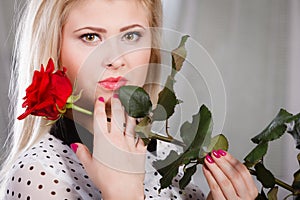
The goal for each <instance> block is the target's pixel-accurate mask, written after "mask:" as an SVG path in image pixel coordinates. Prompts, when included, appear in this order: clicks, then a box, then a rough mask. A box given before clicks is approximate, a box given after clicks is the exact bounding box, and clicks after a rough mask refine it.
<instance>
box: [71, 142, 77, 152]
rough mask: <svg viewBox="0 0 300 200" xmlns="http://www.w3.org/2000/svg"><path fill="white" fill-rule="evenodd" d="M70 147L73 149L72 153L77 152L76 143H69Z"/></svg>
mask: <svg viewBox="0 0 300 200" xmlns="http://www.w3.org/2000/svg"><path fill="white" fill-rule="evenodd" d="M70 147H71V149H72V150H73V151H74V153H76V152H77V148H78V145H77V144H75V143H73V144H71V145H70Z"/></svg>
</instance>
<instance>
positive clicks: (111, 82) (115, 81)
mask: <svg viewBox="0 0 300 200" xmlns="http://www.w3.org/2000/svg"><path fill="white" fill-rule="evenodd" d="M98 83H99V85H100V86H102V87H103V88H105V89H107V90H117V89H119V88H120V87H122V86H124V85H126V83H127V80H126V79H125V78H124V77H121V76H119V77H110V78H107V79H104V80H101V81H99V82H98Z"/></svg>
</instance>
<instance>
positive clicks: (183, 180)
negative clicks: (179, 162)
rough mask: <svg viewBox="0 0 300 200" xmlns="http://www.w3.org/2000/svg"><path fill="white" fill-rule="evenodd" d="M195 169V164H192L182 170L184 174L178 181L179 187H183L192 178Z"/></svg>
mask: <svg viewBox="0 0 300 200" xmlns="http://www.w3.org/2000/svg"><path fill="white" fill-rule="evenodd" d="M196 171H197V165H193V166H192V167H189V168H187V169H186V171H185V172H184V176H183V177H182V178H181V179H180V181H179V188H180V189H182V190H183V189H184V188H185V187H186V186H187V185H188V184H189V183H190V182H191V180H192V176H193V175H194V174H195V172H196Z"/></svg>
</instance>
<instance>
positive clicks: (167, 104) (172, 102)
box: [153, 35, 189, 121]
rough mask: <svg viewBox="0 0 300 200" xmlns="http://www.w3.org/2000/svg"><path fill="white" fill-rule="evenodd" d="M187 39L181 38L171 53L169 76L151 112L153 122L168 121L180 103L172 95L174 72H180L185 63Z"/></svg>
mask: <svg viewBox="0 0 300 200" xmlns="http://www.w3.org/2000/svg"><path fill="white" fill-rule="evenodd" d="M188 37H189V36H188V35H185V36H183V37H182V38H181V41H180V44H179V46H178V47H177V48H176V49H174V50H173V51H172V70H171V74H170V76H168V78H167V81H166V83H165V87H164V88H163V89H162V91H160V93H159V95H158V102H157V106H156V108H155V109H154V110H153V121H164V120H167V119H169V118H170V117H171V116H172V115H173V113H174V110H175V107H176V105H177V104H179V103H180V101H179V100H178V99H177V97H176V95H175V93H174V84H175V75H176V72H178V71H180V70H181V68H182V65H183V62H184V61H185V58H186V54H187V52H186V49H185V43H186V41H187V39H188Z"/></svg>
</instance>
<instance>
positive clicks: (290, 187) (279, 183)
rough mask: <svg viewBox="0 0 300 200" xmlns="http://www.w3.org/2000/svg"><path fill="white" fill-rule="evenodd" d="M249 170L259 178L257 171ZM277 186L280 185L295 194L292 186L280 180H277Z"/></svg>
mask: <svg viewBox="0 0 300 200" xmlns="http://www.w3.org/2000/svg"><path fill="white" fill-rule="evenodd" d="M248 170H249V171H250V173H251V174H252V175H254V176H257V175H256V171H255V170H253V169H248ZM275 184H276V185H279V186H280V187H282V188H284V189H286V190H288V191H290V192H292V193H294V188H293V187H292V186H290V185H289V184H287V183H285V182H283V181H282V180H279V179H277V178H275Z"/></svg>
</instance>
